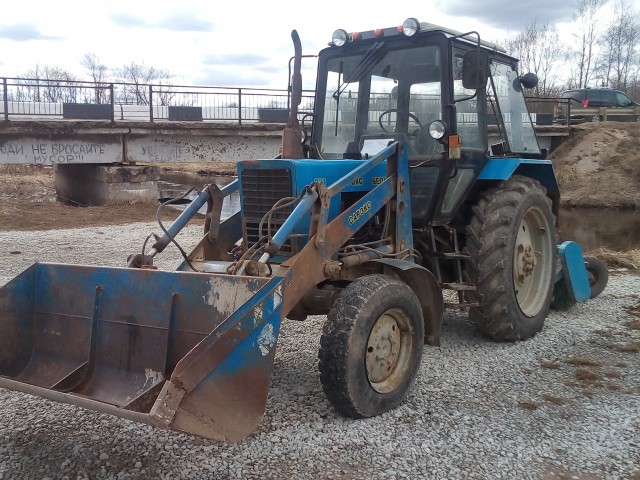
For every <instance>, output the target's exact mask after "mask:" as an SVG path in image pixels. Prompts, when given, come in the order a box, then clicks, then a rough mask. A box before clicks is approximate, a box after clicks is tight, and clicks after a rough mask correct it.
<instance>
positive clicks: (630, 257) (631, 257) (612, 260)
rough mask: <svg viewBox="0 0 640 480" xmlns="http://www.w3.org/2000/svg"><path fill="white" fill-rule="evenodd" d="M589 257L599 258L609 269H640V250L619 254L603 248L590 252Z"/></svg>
mask: <svg viewBox="0 0 640 480" xmlns="http://www.w3.org/2000/svg"><path fill="white" fill-rule="evenodd" d="M588 255H589V256H591V257H596V258H599V259H600V260H602V261H603V262H605V263H606V264H607V266H609V267H623V268H629V269H632V270H638V269H640V248H636V249H633V250H629V251H626V252H618V251H616V250H611V249H608V248H606V247H601V248H598V249H597V250H593V251H591V252H589V254H588Z"/></svg>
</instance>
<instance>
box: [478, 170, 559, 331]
mask: <svg viewBox="0 0 640 480" xmlns="http://www.w3.org/2000/svg"><path fill="white" fill-rule="evenodd" d="M467 233H468V240H467V250H468V252H469V255H470V257H471V259H470V261H469V263H468V265H467V268H466V274H467V277H468V278H469V280H470V281H471V282H472V283H473V284H475V286H476V288H477V290H476V291H471V292H469V293H468V296H469V299H470V300H471V301H472V302H474V303H478V304H479V306H478V307H473V308H471V309H470V310H469V316H470V317H471V319H472V320H473V322H474V323H475V325H476V326H477V328H478V330H479V331H480V332H481V333H482V334H483V335H485V336H486V337H488V338H491V339H493V340H498V341H515V340H524V339H526V338H530V337H532V336H534V335H535V334H536V333H538V332H539V331H540V330H542V326H543V324H544V320H545V318H546V316H547V313H548V311H549V305H550V303H551V300H552V298H553V278H554V272H555V264H556V250H555V249H556V230H555V217H554V215H553V213H552V209H551V200H550V199H549V197H547V195H546V191H545V189H544V188H543V187H542V186H541V185H540V183H538V182H537V181H536V180H533V179H531V178H528V177H521V176H514V177H512V178H510V179H509V180H507V181H506V182H503V183H502V184H500V185H499V186H498V187H496V188H492V189H489V190H487V191H486V192H483V194H482V196H481V198H480V201H479V202H478V204H477V206H476V207H474V209H473V218H472V220H471V223H470V224H469V226H468V228H467Z"/></svg>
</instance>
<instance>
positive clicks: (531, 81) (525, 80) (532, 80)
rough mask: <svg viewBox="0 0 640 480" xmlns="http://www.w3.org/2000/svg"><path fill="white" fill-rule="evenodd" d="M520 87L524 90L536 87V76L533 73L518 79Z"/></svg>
mask: <svg viewBox="0 0 640 480" xmlns="http://www.w3.org/2000/svg"><path fill="white" fill-rule="evenodd" d="M520 85H522V86H523V87H524V88H535V87H536V85H538V76H537V75H536V74H535V73H531V72H529V73H525V74H524V75H523V76H521V77H520Z"/></svg>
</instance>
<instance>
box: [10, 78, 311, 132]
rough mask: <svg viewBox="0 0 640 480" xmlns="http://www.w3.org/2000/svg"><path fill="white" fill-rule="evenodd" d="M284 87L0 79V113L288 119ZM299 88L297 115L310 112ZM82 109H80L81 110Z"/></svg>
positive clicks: (59, 116)
mask: <svg viewBox="0 0 640 480" xmlns="http://www.w3.org/2000/svg"><path fill="white" fill-rule="evenodd" d="M288 97H289V92H288V91H287V90H279V89H267V88H236V87H211V86H186V85H155V84H132V83H95V82H84V81H70V80H43V79H30V78H8V77H2V100H3V101H2V112H1V113H2V116H3V118H4V120H5V121H9V120H11V119H17V118H24V117H29V118H39V119H63V118H75V119H104V120H111V121H112V122H116V121H147V122H153V121H156V120H171V119H179V120H189V119H193V120H204V121H207V120H208V121H212V120H213V121H229V122H237V123H240V124H241V123H242V122H244V121H248V122H259V121H262V122H278V123H280V122H286V119H287V116H288V106H287V105H288ZM313 102H314V92H313V91H312V90H305V91H303V95H302V104H301V105H300V108H299V113H300V115H304V114H306V113H312V112H313ZM80 107H82V108H80Z"/></svg>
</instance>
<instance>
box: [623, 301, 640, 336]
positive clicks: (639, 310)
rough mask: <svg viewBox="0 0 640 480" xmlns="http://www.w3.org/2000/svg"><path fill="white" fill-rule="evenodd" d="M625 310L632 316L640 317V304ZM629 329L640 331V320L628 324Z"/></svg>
mask: <svg viewBox="0 0 640 480" xmlns="http://www.w3.org/2000/svg"><path fill="white" fill-rule="evenodd" d="M625 310H626V311H627V312H629V313H630V314H631V315H634V316H636V317H640V303H638V304H636V305H634V306H633V307H625ZM627 327H629V328H630V329H631V330H640V320H633V321H632V322H629V323H627Z"/></svg>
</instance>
